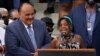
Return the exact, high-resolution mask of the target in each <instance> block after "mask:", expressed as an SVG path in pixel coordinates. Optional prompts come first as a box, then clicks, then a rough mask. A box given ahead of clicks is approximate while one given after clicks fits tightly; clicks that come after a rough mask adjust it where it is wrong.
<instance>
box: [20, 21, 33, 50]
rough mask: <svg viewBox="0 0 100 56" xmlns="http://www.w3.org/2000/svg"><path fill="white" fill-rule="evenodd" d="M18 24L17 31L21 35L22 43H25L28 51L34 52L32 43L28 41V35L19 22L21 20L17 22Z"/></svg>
mask: <svg viewBox="0 0 100 56" xmlns="http://www.w3.org/2000/svg"><path fill="white" fill-rule="evenodd" d="M18 22H19V27H20V28H18V29H19V30H20V32H21V35H22V34H23V35H22V37H21V38H22V40H23V42H24V43H25V45H26V46H27V48H29V49H30V50H32V51H33V50H34V46H33V44H32V42H31V39H30V37H29V35H28V33H27V30H26V29H25V27H24V25H23V23H22V22H21V20H19V21H18Z"/></svg>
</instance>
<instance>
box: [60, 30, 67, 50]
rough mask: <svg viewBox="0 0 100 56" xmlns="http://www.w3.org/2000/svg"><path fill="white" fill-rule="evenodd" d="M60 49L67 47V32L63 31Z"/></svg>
mask: <svg viewBox="0 0 100 56" xmlns="http://www.w3.org/2000/svg"><path fill="white" fill-rule="evenodd" d="M59 48H60V49H65V48H66V33H65V32H61V43H60V45H59Z"/></svg>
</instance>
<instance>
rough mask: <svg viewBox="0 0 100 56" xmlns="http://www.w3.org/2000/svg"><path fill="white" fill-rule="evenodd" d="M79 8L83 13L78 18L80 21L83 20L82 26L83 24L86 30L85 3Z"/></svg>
mask: <svg viewBox="0 0 100 56" xmlns="http://www.w3.org/2000/svg"><path fill="white" fill-rule="evenodd" d="M81 10H82V11H80V12H81V14H82V13H83V14H82V17H80V18H81V19H82V22H83V24H84V25H83V26H84V28H85V30H86V31H87V22H86V9H85V4H84V5H82V7H81Z"/></svg>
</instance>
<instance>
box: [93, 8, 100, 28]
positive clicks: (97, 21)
mask: <svg viewBox="0 0 100 56" xmlns="http://www.w3.org/2000/svg"><path fill="white" fill-rule="evenodd" d="M99 22H100V11H98V8H96V19H95V24H94V29H95V28H96V26H97V24H98V23H99Z"/></svg>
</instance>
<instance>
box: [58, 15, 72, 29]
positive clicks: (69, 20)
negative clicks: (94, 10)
mask: <svg viewBox="0 0 100 56" xmlns="http://www.w3.org/2000/svg"><path fill="white" fill-rule="evenodd" d="M62 20H66V21H67V22H68V24H69V25H72V20H71V18H70V17H68V16H64V17H61V18H60V19H59V20H58V24H57V26H58V28H59V26H60V23H61V21H62Z"/></svg>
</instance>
